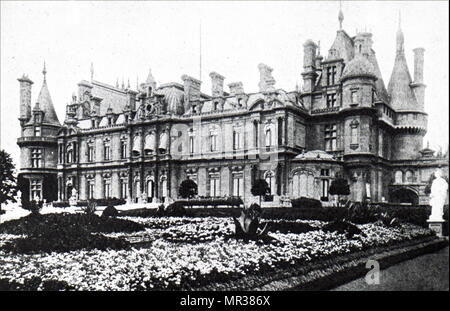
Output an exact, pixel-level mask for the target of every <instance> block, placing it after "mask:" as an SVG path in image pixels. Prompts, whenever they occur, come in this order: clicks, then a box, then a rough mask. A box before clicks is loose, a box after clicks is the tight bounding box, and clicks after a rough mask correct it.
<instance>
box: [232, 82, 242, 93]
mask: <svg viewBox="0 0 450 311" xmlns="http://www.w3.org/2000/svg"><path fill="white" fill-rule="evenodd" d="M228 87H229V88H230V95H239V94H244V86H243V84H242V82H233V83H230V84H228Z"/></svg>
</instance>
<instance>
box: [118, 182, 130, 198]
mask: <svg viewBox="0 0 450 311" xmlns="http://www.w3.org/2000/svg"><path fill="white" fill-rule="evenodd" d="M120 198H121V199H126V198H128V182H127V181H126V180H123V179H122V180H121V181H120Z"/></svg>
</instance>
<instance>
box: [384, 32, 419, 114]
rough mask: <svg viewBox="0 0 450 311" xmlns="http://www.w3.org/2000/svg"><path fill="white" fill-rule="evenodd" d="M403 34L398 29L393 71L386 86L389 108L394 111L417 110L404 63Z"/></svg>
mask: <svg viewBox="0 0 450 311" xmlns="http://www.w3.org/2000/svg"><path fill="white" fill-rule="evenodd" d="M403 41H404V40H403V32H402V31H401V29H400V28H399V30H398V32H397V52H396V56H395V63H394V69H393V70H392V74H391V79H390V80H389V84H388V93H389V95H390V97H391V107H392V108H394V109H396V110H414V109H417V106H418V104H417V99H416V96H415V95H414V92H413V90H412V89H411V87H410V84H411V82H412V79H411V75H410V74H409V70H408V65H407V63H406V58H405V52H404V48H403Z"/></svg>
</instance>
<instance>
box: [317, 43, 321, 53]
mask: <svg viewBox="0 0 450 311" xmlns="http://www.w3.org/2000/svg"><path fill="white" fill-rule="evenodd" d="M317 55H318V56H320V40H319V41H318V42H317Z"/></svg>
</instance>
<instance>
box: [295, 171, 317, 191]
mask: <svg viewBox="0 0 450 311" xmlns="http://www.w3.org/2000/svg"><path fill="white" fill-rule="evenodd" d="M314 193H315V186H314V176H313V175H312V174H311V173H308V172H306V171H300V172H296V173H295V174H294V175H293V176H292V197H293V198H299V197H309V198H312V197H314Z"/></svg>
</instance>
